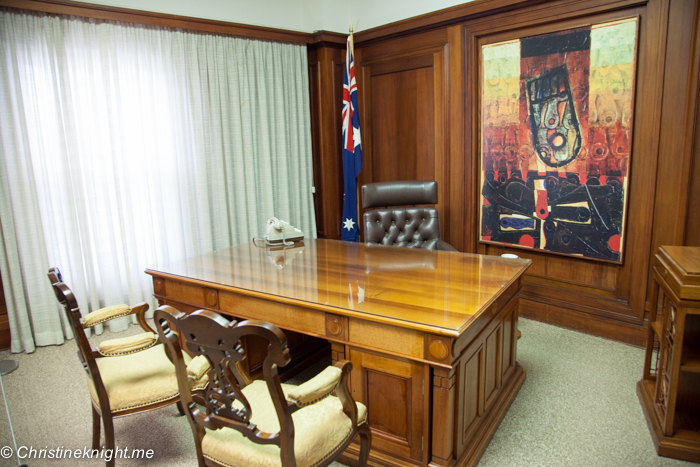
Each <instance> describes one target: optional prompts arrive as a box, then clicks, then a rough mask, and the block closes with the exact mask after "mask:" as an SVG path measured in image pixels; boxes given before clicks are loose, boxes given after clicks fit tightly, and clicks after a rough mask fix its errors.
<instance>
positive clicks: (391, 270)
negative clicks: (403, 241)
mask: <svg viewBox="0 0 700 467" xmlns="http://www.w3.org/2000/svg"><path fill="white" fill-rule="evenodd" d="M529 265H530V260H522V259H504V258H501V257H498V256H485V255H475V254H465V253H456V252H446V251H425V250H416V249H408V248H395V247H385V246H379V245H365V244H362V243H352V242H341V241H337V240H322V239H307V240H305V241H304V242H300V243H297V244H296V245H295V247H293V248H286V249H285V248H281V247H274V248H266V247H265V248H260V247H257V246H255V245H253V243H246V244H243V245H238V246H234V247H231V248H226V249H223V250H218V251H214V252H211V253H205V254H202V255H199V256H194V257H190V258H187V259H185V260H182V261H178V262H173V263H171V264H169V265H167V266H164V267H161V268H159V269H157V270H156V269H147V270H146V272H147V273H148V274H151V275H154V276H161V277H166V278H167V277H168V276H171V277H172V276H175V277H180V278H184V279H186V280H188V281H191V282H197V283H209V284H213V285H214V284H215V285H216V286H220V287H223V288H229V289H232V290H233V289H237V290H239V291H241V292H242V293H246V292H248V293H250V292H253V293H261V294H265V295H267V296H276V297H282V298H285V299H292V300H294V301H299V302H304V303H305V305H306V306H309V307H311V308H313V307H319V308H323V309H326V310H328V308H329V307H330V308H332V309H334V310H333V311H334V312H337V313H338V314H341V315H342V314H346V315H347V314H351V315H357V314H358V313H359V314H362V315H365V316H366V317H367V318H368V319H379V320H389V321H394V322H395V321H399V322H404V323H405V324H406V325H407V326H410V325H411V323H412V324H414V325H419V326H420V327H430V328H437V329H440V330H446V331H451V332H456V333H459V332H461V331H462V330H463V329H465V328H466V326H467V325H468V324H469V322H470V321H471V319H472V318H473V317H474V316H476V315H478V314H479V313H480V312H482V311H484V310H486V309H487V308H488V307H489V305H491V303H493V301H494V300H495V299H496V297H497V296H498V295H499V292H500V291H501V290H504V289H505V288H506V287H508V286H509V285H511V284H512V283H513V282H515V281H516V280H517V278H518V277H519V276H520V275H521V274H522V273H523V272H524V271H525V269H527V267H528V266H529Z"/></svg>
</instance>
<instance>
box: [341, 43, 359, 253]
mask: <svg viewBox="0 0 700 467" xmlns="http://www.w3.org/2000/svg"><path fill="white" fill-rule="evenodd" d="M347 48H348V50H347V54H346V57H345V77H344V78H343V180H344V190H345V194H344V196H343V218H342V220H341V223H342V227H341V229H340V230H341V232H342V233H341V235H340V238H341V240H347V241H350V242H357V241H359V240H360V228H359V225H358V220H357V176H358V175H359V173H360V170H362V144H361V142H360V114H359V112H358V111H357V83H356V82H355V59H354V57H353V49H352V35H350V36H348V46H347Z"/></svg>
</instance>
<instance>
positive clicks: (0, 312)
mask: <svg viewBox="0 0 700 467" xmlns="http://www.w3.org/2000/svg"><path fill="white" fill-rule="evenodd" d="M10 341H11V339H10V320H9V318H8V316H7V305H6V304H5V292H4V291H3V288H2V277H0V350H2V349H6V348H8V347H10Z"/></svg>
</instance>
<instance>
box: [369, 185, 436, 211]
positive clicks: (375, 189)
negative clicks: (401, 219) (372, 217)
mask: <svg viewBox="0 0 700 467" xmlns="http://www.w3.org/2000/svg"><path fill="white" fill-rule="evenodd" d="M437 202H438V192H437V182H434V181H430V180H404V181H397V182H379V183H368V184H367V185H362V207H363V208H364V209H366V208H376V207H386V206H406V205H414V204H437Z"/></svg>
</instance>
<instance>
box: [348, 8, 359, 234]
mask: <svg viewBox="0 0 700 467" xmlns="http://www.w3.org/2000/svg"><path fill="white" fill-rule="evenodd" d="M349 32H350V37H349V42H350V50H349V51H347V52H346V53H352V56H353V57H355V36H353V29H352V18H350V28H349ZM356 188H357V195H356V196H357V198H356V199H357V224H358V226H357V228H358V230H360V233H362V228H361V227H360V214H362V213H361V211H360V196H361V193H360V185H357V184H356Z"/></svg>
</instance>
